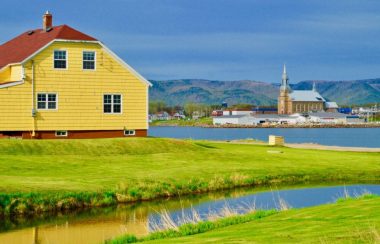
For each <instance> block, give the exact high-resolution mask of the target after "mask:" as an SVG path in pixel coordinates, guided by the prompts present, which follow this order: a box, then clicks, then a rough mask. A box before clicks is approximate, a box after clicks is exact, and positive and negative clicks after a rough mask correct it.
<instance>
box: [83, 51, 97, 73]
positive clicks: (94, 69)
mask: <svg viewBox="0 0 380 244" xmlns="http://www.w3.org/2000/svg"><path fill="white" fill-rule="evenodd" d="M85 52H91V53H94V68H93V69H85V68H84V67H83V62H84V61H85V60H84V59H83V55H84V53H85ZM87 61H89V60H87ZM82 70H83V71H96V51H93V50H83V52H82Z"/></svg>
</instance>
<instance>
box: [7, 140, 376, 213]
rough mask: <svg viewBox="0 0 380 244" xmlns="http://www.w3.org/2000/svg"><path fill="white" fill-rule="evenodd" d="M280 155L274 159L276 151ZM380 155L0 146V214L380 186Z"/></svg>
mask: <svg viewBox="0 0 380 244" xmlns="http://www.w3.org/2000/svg"><path fill="white" fill-rule="evenodd" d="M274 151H275V152H276V151H277V152H278V153H273V152H274ZM379 176H380V153H355V152H335V151H314V150H303V149H292V148H282V147H279V148H276V147H269V146H265V145H242V144H240V145H239V144H231V143H213V142H207V141H184V140H174V139H160V138H121V139H99V140H0V178H1V184H0V192H1V194H0V213H3V214H10V213H22V214H25V213H33V212H43V211H58V210H61V209H75V208H85V207H90V206H104V205H111V204H114V203H116V202H130V201H137V200H149V199H153V198H157V197H167V196H176V195H183V194H189V193H199V192H206V191H214V190H220V189H226V188H233V187H237V186H249V185H265V184H279V183H286V184H289V183H302V182H328V181H330V182H338V181H339V182H346V183H347V182H375V181H378V179H379Z"/></svg>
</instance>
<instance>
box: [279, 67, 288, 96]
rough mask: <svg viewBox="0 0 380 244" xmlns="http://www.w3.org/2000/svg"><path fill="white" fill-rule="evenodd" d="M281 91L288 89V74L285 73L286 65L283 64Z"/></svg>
mask: <svg viewBox="0 0 380 244" xmlns="http://www.w3.org/2000/svg"><path fill="white" fill-rule="evenodd" d="M280 89H281V90H282V91H290V87H289V76H288V74H287V73H286V65H285V64H284V70H283V72H282V81H281V88H280Z"/></svg>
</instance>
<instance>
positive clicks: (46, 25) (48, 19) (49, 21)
mask: <svg viewBox="0 0 380 244" xmlns="http://www.w3.org/2000/svg"><path fill="white" fill-rule="evenodd" d="M42 19H43V23H42V29H43V30H44V31H49V30H50V29H51V28H52V27H53V15H51V13H50V12H49V11H46V13H45V14H44V15H43V16H42Z"/></svg>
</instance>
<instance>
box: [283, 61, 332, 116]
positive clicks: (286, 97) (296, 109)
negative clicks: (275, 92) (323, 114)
mask: <svg viewBox="0 0 380 244" xmlns="http://www.w3.org/2000/svg"><path fill="white" fill-rule="evenodd" d="M330 105H331V106H333V108H331V110H335V109H337V105H336V103H331V102H327V101H326V99H325V98H324V97H322V96H321V94H319V92H318V91H317V89H316V85H315V83H314V84H313V88H312V90H292V89H291V88H290V85H289V77H288V74H287V72H286V66H285V65H284V70H283V73H282V81H281V87H280V95H279V97H278V113H279V114H293V113H308V112H311V111H325V110H326V109H330V108H329V107H328V106H330ZM335 105H336V106H335Z"/></svg>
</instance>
